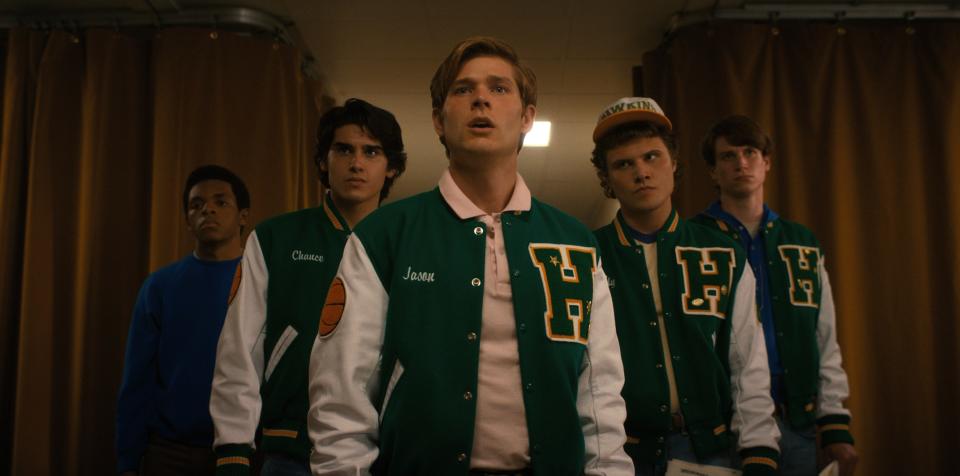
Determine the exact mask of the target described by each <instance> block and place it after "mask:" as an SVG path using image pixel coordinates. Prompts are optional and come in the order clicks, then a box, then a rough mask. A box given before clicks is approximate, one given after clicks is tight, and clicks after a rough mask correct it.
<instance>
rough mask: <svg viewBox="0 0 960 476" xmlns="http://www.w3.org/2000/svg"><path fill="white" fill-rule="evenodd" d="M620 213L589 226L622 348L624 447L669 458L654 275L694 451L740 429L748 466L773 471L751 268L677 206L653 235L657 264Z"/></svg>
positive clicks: (727, 440)
mask: <svg viewBox="0 0 960 476" xmlns="http://www.w3.org/2000/svg"><path fill="white" fill-rule="evenodd" d="M625 226H626V224H625V223H624V222H623V216H622V214H621V213H617V217H616V218H615V219H614V221H613V222H612V223H611V224H610V225H607V226H605V227H603V228H600V229H598V230H597V231H596V232H595V233H596V235H597V240H598V241H599V244H600V250H601V255H602V256H603V267H604V270H605V271H606V272H607V275H608V277H609V280H608V282H609V285H610V290H611V294H612V295H613V304H614V310H615V314H616V320H617V335H618V337H619V340H620V349H621V353H622V355H623V362H624V371H625V375H626V384H625V385H624V389H623V396H624V400H625V401H626V405H627V420H626V432H627V436H628V438H629V440H628V441H629V442H630V443H629V444H627V447H626V449H627V452H628V453H629V454H630V455H631V456H633V457H634V458H636V459H637V460H638V461H648V462H656V461H658V460H659V459H661V458H664V457H665V453H666V451H665V441H666V436H667V435H668V434H669V432H670V430H671V415H670V395H669V384H668V380H667V369H666V366H665V363H664V351H663V344H662V342H661V338H660V329H659V327H658V326H659V324H658V319H657V310H656V305H655V301H654V297H653V294H652V292H653V287H652V286H651V285H650V279H651V278H652V279H657V280H658V281H657V282H658V283H659V288H660V297H661V305H662V311H663V317H664V319H663V323H664V324H663V325H664V326H666V333H667V338H668V341H669V345H670V352H671V354H672V356H671V357H672V365H673V369H674V376H675V378H676V385H677V393H678V397H679V400H680V412H681V414H682V415H683V417H684V422H685V425H686V431H687V432H688V434H689V436H690V440H691V442H692V444H693V449H694V452H695V453H696V454H697V455H699V456H703V457H706V456H709V455H711V454H714V453H716V452H718V451H722V450H725V449H726V448H728V447H729V446H730V444H731V441H732V439H733V435H739V441H738V447H739V449H740V452H741V455H742V456H743V468H744V474H747V475H761V474H776V468H777V464H778V458H779V452H778V450H777V449H778V448H779V447H778V445H777V441H778V440H779V437H780V432H779V430H778V429H777V425H776V422H775V421H774V419H773V416H772V415H773V408H774V406H773V400H772V399H771V397H770V376H769V370H768V368H767V355H766V347H765V345H764V341H763V331H762V329H761V327H760V323H759V321H758V320H757V311H756V301H755V299H754V292H755V286H756V284H755V281H754V277H753V272H752V271H751V270H750V267H749V266H746V265H745V264H746V257H745V255H744V254H743V252H742V250H740V249H739V248H738V246H737V245H736V244H735V243H733V242H732V241H731V240H729V239H727V237H725V236H724V235H722V234H720V233H717V232H716V231H714V230H711V229H709V228H706V227H703V226H700V225H696V224H693V223H690V222H687V221H685V220H682V219H680V217H679V216H678V215H677V212H676V211H675V210H674V211H672V212H671V213H670V217H669V218H668V219H667V221H666V223H665V224H664V226H663V227H662V228H661V230H660V231H659V232H658V234H657V270H658V272H659V276H653V277H651V276H649V275H648V273H647V265H646V259H645V258H644V254H643V248H642V247H641V246H639V245H636V244H635V243H634V242H633V240H631V239H629V238H628V235H627V233H625V231H624V230H625Z"/></svg>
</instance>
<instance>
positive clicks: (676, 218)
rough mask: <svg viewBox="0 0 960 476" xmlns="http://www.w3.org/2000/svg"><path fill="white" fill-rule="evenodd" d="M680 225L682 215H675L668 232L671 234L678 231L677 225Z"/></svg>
mask: <svg viewBox="0 0 960 476" xmlns="http://www.w3.org/2000/svg"><path fill="white" fill-rule="evenodd" d="M678 223H680V214H679V213H674V215H673V221H672V222H671V223H670V228H669V229H668V230H667V231H668V232H670V233H673V232H675V231H677V224H678Z"/></svg>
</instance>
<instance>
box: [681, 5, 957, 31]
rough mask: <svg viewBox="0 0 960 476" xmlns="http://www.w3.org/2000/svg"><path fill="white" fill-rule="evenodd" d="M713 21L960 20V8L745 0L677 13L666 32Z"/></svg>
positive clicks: (951, 6) (950, 6) (954, 6)
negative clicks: (744, 0) (747, 0)
mask: <svg viewBox="0 0 960 476" xmlns="http://www.w3.org/2000/svg"><path fill="white" fill-rule="evenodd" d="M712 20H761V21H763V20H766V21H775V20H833V21H840V20H906V21H910V20H960V8H958V7H957V6H956V5H955V4H948V3H914V4H910V3H859V2H858V3H808V4H787V3H745V4H743V5H742V6H740V7H736V8H707V9H702V10H695V11H686V12H685V11H681V12H677V13H676V14H674V16H673V17H672V18H671V19H670V23H669V25H668V26H667V33H668V34H669V33H671V32H673V30H675V29H677V28H678V27H681V26H688V25H694V24H697V23H704V22H708V21H712Z"/></svg>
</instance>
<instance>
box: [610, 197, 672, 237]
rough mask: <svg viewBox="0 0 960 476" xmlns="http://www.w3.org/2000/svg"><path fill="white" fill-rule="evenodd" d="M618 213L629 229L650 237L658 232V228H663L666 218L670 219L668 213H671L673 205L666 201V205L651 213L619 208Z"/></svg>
mask: <svg viewBox="0 0 960 476" xmlns="http://www.w3.org/2000/svg"><path fill="white" fill-rule="evenodd" d="M620 211H621V212H622V213H623V219H624V221H626V222H627V225H630V228H633V229H634V230H637V231H639V232H640V233H645V234H647V235H652V234H654V233H656V232H658V231H660V228H663V224H664V222H666V221H667V218H670V212H672V211H673V203H672V202H671V201H669V200H668V201H667V203H665V204H664V205H662V206H660V207H658V208H657V209H656V210H652V211H636V210H627V209H625V208H621V209H620Z"/></svg>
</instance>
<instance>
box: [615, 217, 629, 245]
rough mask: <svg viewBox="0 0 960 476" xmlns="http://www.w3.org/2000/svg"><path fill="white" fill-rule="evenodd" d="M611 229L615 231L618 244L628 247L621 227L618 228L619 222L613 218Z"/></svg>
mask: <svg viewBox="0 0 960 476" xmlns="http://www.w3.org/2000/svg"><path fill="white" fill-rule="evenodd" d="M613 227H614V228H616V229H617V237H618V238H620V244H621V245H623V246H630V242H629V241H627V237H626V235H624V234H623V227H622V226H620V220H617V219H616V218H614V219H613Z"/></svg>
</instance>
